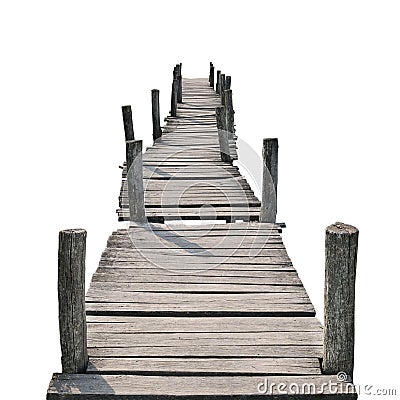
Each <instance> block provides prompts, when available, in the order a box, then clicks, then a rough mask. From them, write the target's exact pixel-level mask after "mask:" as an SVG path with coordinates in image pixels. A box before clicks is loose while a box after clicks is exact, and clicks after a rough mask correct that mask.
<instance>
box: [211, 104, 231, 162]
mask: <svg viewBox="0 0 400 400" xmlns="http://www.w3.org/2000/svg"><path fill="white" fill-rule="evenodd" d="M215 117H216V119H217V128H218V140H219V151H220V154H221V161H223V162H227V163H230V164H231V163H232V158H231V152H230V148H229V132H228V131H227V130H226V125H225V124H226V122H225V110H224V107H217V108H216V109H215Z"/></svg>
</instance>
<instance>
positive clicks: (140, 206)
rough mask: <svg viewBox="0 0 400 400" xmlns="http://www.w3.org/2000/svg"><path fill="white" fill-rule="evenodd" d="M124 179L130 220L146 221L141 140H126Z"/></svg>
mask: <svg viewBox="0 0 400 400" xmlns="http://www.w3.org/2000/svg"><path fill="white" fill-rule="evenodd" d="M126 180H127V182H128V199H129V214H130V220H131V221H132V222H139V223H144V222H146V213H145V205H144V189H143V159H142V141H141V140H131V141H128V142H126Z"/></svg>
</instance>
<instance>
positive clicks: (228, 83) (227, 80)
mask: <svg viewBox="0 0 400 400" xmlns="http://www.w3.org/2000/svg"><path fill="white" fill-rule="evenodd" d="M231 83H232V78H231V77H230V76H229V75H228V76H227V77H225V90H229V89H230V88H231Z"/></svg>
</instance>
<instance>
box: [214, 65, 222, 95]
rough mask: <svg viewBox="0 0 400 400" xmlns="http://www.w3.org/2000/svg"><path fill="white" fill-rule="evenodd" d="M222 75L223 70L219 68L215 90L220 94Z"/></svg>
mask: <svg viewBox="0 0 400 400" xmlns="http://www.w3.org/2000/svg"><path fill="white" fill-rule="evenodd" d="M220 75H221V71H220V70H217V85H216V87H215V91H216V92H217V93H218V94H219V93H220V86H219V84H220Z"/></svg>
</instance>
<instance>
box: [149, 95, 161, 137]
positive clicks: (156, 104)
mask: <svg viewBox="0 0 400 400" xmlns="http://www.w3.org/2000/svg"><path fill="white" fill-rule="evenodd" d="M151 114H152V119H153V141H154V142H155V141H156V140H157V139H158V138H160V137H161V135H162V131H161V126H160V91H159V90H158V89H153V90H152V91H151Z"/></svg>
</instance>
